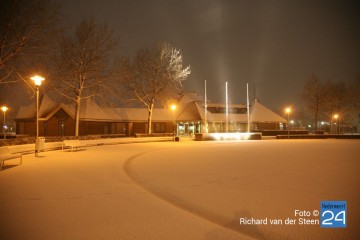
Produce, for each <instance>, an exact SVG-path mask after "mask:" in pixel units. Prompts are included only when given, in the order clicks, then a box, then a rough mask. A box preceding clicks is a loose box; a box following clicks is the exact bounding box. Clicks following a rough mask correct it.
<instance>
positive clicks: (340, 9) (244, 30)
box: [61, 0, 360, 110]
mask: <svg viewBox="0 0 360 240" xmlns="http://www.w3.org/2000/svg"><path fill="white" fill-rule="evenodd" d="M357 2H358V1H341V0H339V1H330V0H327V1H304V0H300V1H290V0H284V1H250V0H249V1H242V0H181V1H180V0H102V1H100V0H76V1H74V0H63V1H61V3H62V4H63V12H64V17H65V20H64V21H65V25H66V26H68V27H69V29H71V28H70V26H72V29H73V28H74V27H75V26H76V25H77V24H78V23H79V21H80V20H82V19H83V18H86V17H89V16H93V17H95V19H96V20H97V21H98V22H100V23H107V24H108V25H109V26H110V27H111V28H112V29H113V30H114V33H115V36H116V37H118V38H119V46H120V48H119V53H120V54H122V55H131V54H133V53H134V52H135V51H136V50H137V49H139V48H140V47H143V46H151V45H153V44H156V43H159V42H168V43H170V44H172V45H173V46H175V47H176V48H179V49H181V50H182V53H183V56H184V61H185V63H186V64H187V65H190V66H191V70H192V73H191V76H190V78H189V79H188V80H187V81H186V83H185V88H186V90H188V91H197V92H199V93H201V95H203V92H204V80H205V79H206V80H207V81H208V98H209V99H210V100H211V101H212V102H225V97H224V95H225V82H226V81H228V82H229V88H230V90H229V92H230V96H229V98H230V101H231V102H233V103H239V102H241V103H245V101H246V95H245V94H246V91H245V89H246V83H247V82H248V83H250V88H251V89H252V91H251V92H252V93H253V92H254V89H256V96H257V98H259V99H260V101H261V102H263V103H264V104H265V105H267V106H268V107H270V108H272V109H274V110H280V109H283V107H284V106H286V105H288V104H294V105H296V104H298V99H299V94H300V93H301V91H302V87H303V85H304V82H305V81H306V80H307V79H308V77H309V76H310V75H311V74H312V73H314V74H316V75H317V76H318V77H319V78H320V79H321V80H332V81H341V80H344V81H348V80H353V79H354V78H355V76H356V74H359V73H360V8H359V4H358V3H357Z"/></svg>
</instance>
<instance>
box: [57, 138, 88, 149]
mask: <svg viewBox="0 0 360 240" xmlns="http://www.w3.org/2000/svg"><path fill="white" fill-rule="evenodd" d="M64 147H70V148H71V151H74V148H75V149H78V148H85V149H86V143H84V142H81V141H80V140H64V141H63V146H62V149H63V150H64Z"/></svg>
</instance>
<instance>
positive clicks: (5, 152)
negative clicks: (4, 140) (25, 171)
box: [0, 147, 22, 170]
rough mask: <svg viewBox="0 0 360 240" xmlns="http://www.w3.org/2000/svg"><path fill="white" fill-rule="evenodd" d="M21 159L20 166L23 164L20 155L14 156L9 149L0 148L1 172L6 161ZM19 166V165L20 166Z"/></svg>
mask: <svg viewBox="0 0 360 240" xmlns="http://www.w3.org/2000/svg"><path fill="white" fill-rule="evenodd" d="M16 158H20V164H22V155H21V154H20V153H17V154H12V153H10V150H9V148H8V147H0V170H1V169H2V166H3V165H4V162H5V161H6V160H11V159H16ZM20 164H19V165H20Z"/></svg>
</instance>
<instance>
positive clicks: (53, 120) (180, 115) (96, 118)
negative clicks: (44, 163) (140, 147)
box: [15, 93, 287, 136]
mask: <svg viewBox="0 0 360 240" xmlns="http://www.w3.org/2000/svg"><path fill="white" fill-rule="evenodd" d="M225 111H226V109H225V106H224V104H213V103H208V106H207V111H206V113H207V114H206V115H207V116H206V119H207V122H208V130H209V132H224V131H226V129H228V131H229V132H245V131H246V129H247V109H246V106H244V105H241V104H232V105H229V108H228V112H229V114H228V118H227V119H226V116H225ZM74 112H75V108H74V105H71V104H64V103H56V102H54V101H53V100H51V99H50V98H49V97H48V96H47V95H43V96H42V97H41V99H40V103H39V135H40V136H71V135H74V132H75V120H74V119H75V114H74ZM147 118H148V111H147V109H146V108H111V107H100V106H99V105H97V104H96V103H95V102H94V101H93V100H91V99H90V98H88V99H84V100H83V101H82V103H81V109H80V123H79V134H80V135H98V134H122V135H124V136H134V135H135V134H140V133H147V131H148V123H147ZM35 121H36V105H35V103H33V104H31V105H29V106H26V107H21V108H20V110H19V112H18V114H17V116H16V119H15V122H16V133H17V134H20V135H35V131H36V129H35V124H36V123H35ZM174 122H176V124H177V132H178V134H179V135H183V134H192V133H201V132H204V131H205V104H204V100H203V99H202V98H201V97H200V96H198V95H197V94H196V93H186V94H184V95H183V96H182V98H181V99H180V101H179V102H178V104H177V108H176V110H175V112H173V111H172V110H170V109H163V108H156V109H154V111H153V117H152V130H153V133H171V132H173V127H174V124H173V123H174ZM250 122H251V130H264V129H267V130H281V129H282V126H283V125H284V124H286V123H287V121H286V120H285V119H284V118H282V117H280V116H279V115H277V114H276V113H274V112H272V111H271V110H269V109H268V108H266V107H265V106H264V105H262V104H261V103H259V102H258V101H255V102H254V104H253V105H252V106H251V109H250Z"/></svg>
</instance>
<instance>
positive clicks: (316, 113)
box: [314, 103, 319, 133]
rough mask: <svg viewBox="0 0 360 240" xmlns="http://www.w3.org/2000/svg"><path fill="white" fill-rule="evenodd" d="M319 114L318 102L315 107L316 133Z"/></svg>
mask: <svg viewBox="0 0 360 240" xmlns="http://www.w3.org/2000/svg"><path fill="white" fill-rule="evenodd" d="M318 114H319V104H318V103H317V104H316V109H315V119H314V120H315V133H316V131H317V124H318Z"/></svg>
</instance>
